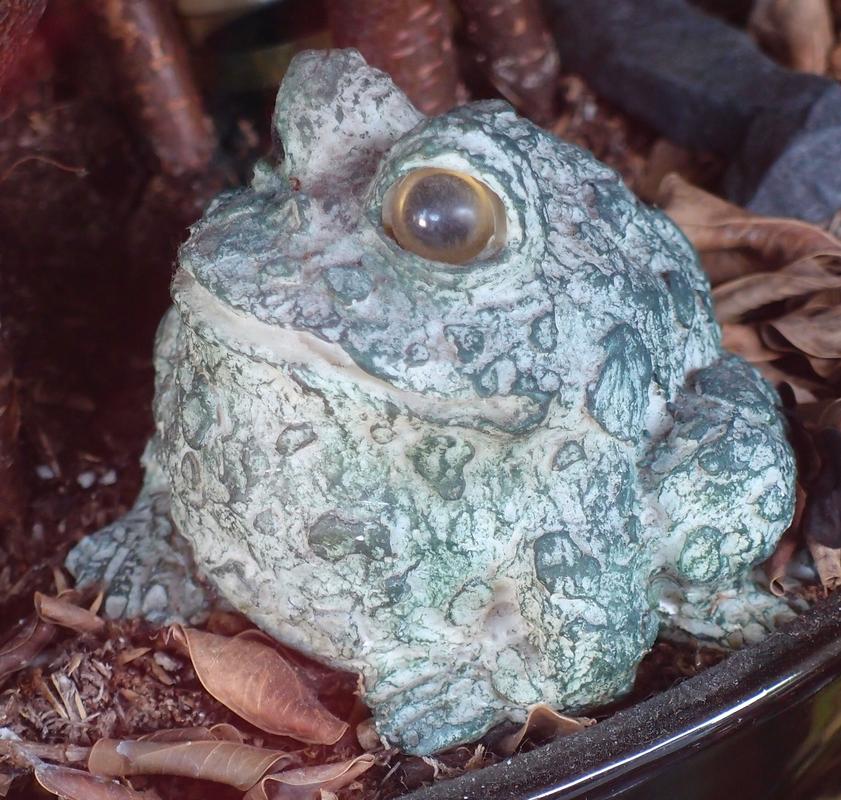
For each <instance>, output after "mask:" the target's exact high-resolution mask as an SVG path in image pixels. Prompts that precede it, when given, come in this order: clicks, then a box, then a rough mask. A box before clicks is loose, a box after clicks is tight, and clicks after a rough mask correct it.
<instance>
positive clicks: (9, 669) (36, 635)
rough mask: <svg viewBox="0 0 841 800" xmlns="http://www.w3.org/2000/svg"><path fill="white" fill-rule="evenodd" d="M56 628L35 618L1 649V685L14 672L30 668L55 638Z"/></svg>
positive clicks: (28, 621)
mask: <svg viewBox="0 0 841 800" xmlns="http://www.w3.org/2000/svg"><path fill="white" fill-rule="evenodd" d="M56 632H57V631H56V627H55V626H54V625H50V623H48V622H44V621H43V620H41V619H39V618H38V617H37V616H33V617H32V618H31V619H29V620H27V622H26V623H25V624H24V625H23V626H22V627H21V628H20V630H18V632H17V633H15V634H14V635H13V636H12V638H11V639H9V641H8V642H6V643H5V644H4V645H3V646H2V647H0V684H2V683H3V681H4V680H5V679H6V678H8V677H9V675H11V674H12V673H14V672H17V671H18V670H21V669H25V668H26V667H28V666H29V665H30V664H31V663H32V661H33V660H34V659H35V657H36V656H37V655H38V654H39V653H40V652H41V651H42V650H43V649H44V648H45V647H46V646H47V645H48V644H49V643H50V642H51V641H52V640H53V639H54V638H55V635H56Z"/></svg>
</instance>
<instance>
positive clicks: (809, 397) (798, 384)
mask: <svg viewBox="0 0 841 800" xmlns="http://www.w3.org/2000/svg"><path fill="white" fill-rule="evenodd" d="M755 366H756V368H757V369H758V370H759V371H760V372H761V373H762V377H763V378H765V380H766V381H768V383H770V384H771V385H773V386H776V385H777V384H780V383H788V384H789V385H790V386H791V389H792V391H793V392H794V397H795V399H796V400H797V403H798V404H806V403H814V402H815V401H816V400H817V399H818V397H819V396H820V395H821V393H822V392H825V391H826V387H825V386H824V385H823V384H821V383H818V382H817V381H814V380H810V379H809V378H804V377H803V376H802V375H798V374H795V373H793V372H790V371H787V370H784V369H781V368H780V367H778V366H777V365H776V364H770V363H768V362H764V361H759V362H757V363H756V364H755Z"/></svg>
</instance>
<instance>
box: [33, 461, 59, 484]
mask: <svg viewBox="0 0 841 800" xmlns="http://www.w3.org/2000/svg"><path fill="white" fill-rule="evenodd" d="M35 474H36V475H37V476H38V477H39V478H40V479H41V480H42V481H51V480H52V479H53V478H55V473H54V472H53V470H52V467H50V466H49V465H48V464H39V465H38V466H37V467H35Z"/></svg>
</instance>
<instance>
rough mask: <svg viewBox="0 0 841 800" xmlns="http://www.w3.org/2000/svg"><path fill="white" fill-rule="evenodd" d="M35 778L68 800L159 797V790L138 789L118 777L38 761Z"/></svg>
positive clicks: (133, 799) (153, 798) (128, 799)
mask: <svg viewBox="0 0 841 800" xmlns="http://www.w3.org/2000/svg"><path fill="white" fill-rule="evenodd" d="M35 778H36V780H37V781H38V783H40V784H41V786H43V787H44V788H45V789H46V790H47V791H48V792H52V793H53V794H55V795H58V796H59V797H63V798H67V800H156V799H157V798H158V794H157V792H154V791H147V792H137V791H135V790H134V789H131V788H129V787H128V786H123V785H122V784H121V783H117V781H111V780H104V779H103V778H97V777H95V776H94V775H91V774H90V773H89V772H84V771H83V770H80V769H71V768H70V767H57V766H55V765H54V764H39V765H38V766H37V767H36V768H35Z"/></svg>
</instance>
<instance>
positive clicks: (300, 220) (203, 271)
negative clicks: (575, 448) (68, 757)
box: [174, 50, 615, 427]
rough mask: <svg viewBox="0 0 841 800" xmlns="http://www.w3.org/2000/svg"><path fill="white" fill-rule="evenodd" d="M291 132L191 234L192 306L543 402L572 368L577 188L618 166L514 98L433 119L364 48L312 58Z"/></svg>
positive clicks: (285, 119)
mask: <svg viewBox="0 0 841 800" xmlns="http://www.w3.org/2000/svg"><path fill="white" fill-rule="evenodd" d="M274 133H275V134H276V138H277V141H278V150H279V153H280V154H282V158H280V159H279V161H278V163H277V164H276V165H268V164H261V165H259V166H258V168H257V170H256V171H255V176H254V180H253V182H252V185H251V187H250V188H249V189H247V190H243V191H239V192H236V193H232V194H229V195H227V196H223V197H222V198H220V199H218V200H217V201H215V203H214V204H213V205H212V206H211V207H210V209H209V210H208V212H207V214H206V215H205V218H204V219H203V220H202V222H200V223H199V224H198V225H197V226H196V228H195V230H194V231H193V235H192V237H191V239H190V241H189V242H188V243H187V244H186V245H185V246H184V248H183V249H182V253H181V261H180V265H181V271H180V273H179V276H178V277H177V278H176V283H175V291H174V294H175V299H176V303H177V304H178V305H179V307H180V309H181V312H182V315H189V314H190V313H191V312H195V311H196V305H197V304H198V303H199V300H201V303H203V304H205V305H207V303H208V302H210V300H209V298H210V299H211V300H212V301H213V302H216V303H217V304H218V305H219V306H220V309H222V308H224V310H225V314H227V316H224V315H223V316H224V318H223V316H218V317H217V318H216V319H215V321H213V322H211V323H208V324H207V325H206V326H205V327H206V328H207V327H216V328H217V330H215V331H213V333H214V335H216V336H217V337H219V338H222V339H225V340H226V341H227V343H228V344H230V343H231V342H236V341H241V340H242V338H243V335H244V334H243V335H241V336H237V335H233V332H232V329H233V328H234V327H241V328H244V327H245V326H248V327H249V330H251V332H252V334H254V335H255V336H256V333H254V332H255V331H256V330H257V329H258V328H259V329H260V331H261V333H260V336H259V337H258V338H260V340H261V341H262V342H263V344H264V345H266V347H265V348H264V351H267V349H270V348H269V347H268V344H269V342H271V341H274V342H275V344H276V345H278V346H277V347H275V354H276V355H275V356H274V357H276V358H277V359H278V360H281V361H285V362H290V361H292V362H294V361H295V360H296V359H297V360H298V361H299V362H300V363H301V364H302V365H304V366H306V363H305V362H306V361H307V360H308V359H310V360H312V359H316V358H320V357H323V358H326V359H327V360H331V359H332V361H333V363H334V365H335V364H341V363H343V359H345V361H346V364H347V365H348V366H350V367H351V368H352V369H354V370H356V372H357V374H360V371H361V372H363V373H364V374H365V376H366V379H373V380H375V381H379V382H384V383H386V384H388V385H389V386H390V387H392V388H394V389H395V390H397V391H399V392H403V393H406V394H413V395H424V396H425V397H426V398H437V399H440V400H441V401H443V402H449V401H456V402H460V403H470V404H472V407H476V408H477V409H481V407H482V406H483V404H491V405H492V404H493V403H494V402H503V403H504V402H506V401H510V403H519V404H520V406H521V409H520V412H518V413H517V414H516V415H515V416H516V418H517V419H519V420H520V422H523V421H526V420H531V421H534V420H535V419H537V418H539V417H540V414H541V413H542V412H543V411H545V408H546V407H547V405H548V402H549V398H550V397H551V396H552V395H553V393H555V392H557V390H558V387H559V385H560V383H561V380H562V378H561V375H560V371H561V370H560V366H559V363H558V357H559V356H558V353H559V350H560V349H559V348H558V347H557V346H556V344H557V341H556V340H557V336H558V332H557V327H556V314H555V296H556V295H557V293H558V287H559V286H560V285H562V284H563V282H564V280H565V278H564V277H563V268H562V267H561V266H560V263H561V261H563V259H561V258H559V256H558V250H557V243H558V241H559V237H560V239H565V238H568V237H566V234H567V233H569V232H570V231H575V230H577V223H576V222H575V221H574V220H573V219H572V216H574V215H576V214H579V215H580V214H581V213H584V214H585V216H586V212H582V211H581V209H586V207H587V202H585V201H581V198H580V197H578V196H577V194H576V192H579V191H583V189H582V187H584V186H585V185H588V184H589V185H595V184H598V183H599V182H604V181H615V175H614V173H613V172H612V171H610V170H608V169H607V168H606V167H604V166H603V165H601V164H599V163H598V162H596V161H595V160H594V159H592V158H591V157H589V156H587V155H585V154H584V153H583V152H582V151H580V150H579V149H578V148H575V147H573V146H571V145H568V144H565V143H563V142H560V141H559V140H557V139H556V138H554V137H552V136H551V135H549V134H546V133H545V132H543V131H541V130H540V129H539V128H537V127H535V126H534V125H532V124H531V123H529V122H528V121H526V120H523V119H520V118H519V117H517V116H516V115H515V113H514V112H513V111H512V110H511V108H510V107H509V106H508V105H507V104H505V103H502V102H496V101H494V102H483V103H474V104H471V105H467V106H463V107H461V108H458V109H456V110H455V111H453V112H451V113H449V114H445V115H442V116H440V117H436V118H426V117H424V116H423V115H422V114H420V113H419V112H418V111H417V110H416V109H415V108H414V107H413V106H412V105H411V104H410V102H409V101H408V100H407V98H406V97H405V95H404V94H403V93H402V92H401V91H400V90H399V89H397V88H396V87H395V86H394V84H393V83H392V82H391V80H390V79H389V77H388V76H387V75H385V74H384V73H382V72H380V71H379V70H376V69H373V68H371V67H369V66H367V65H366V64H365V62H364V60H363V59H362V57H361V56H360V55H359V54H358V53H357V52H356V51H353V50H345V51H317V52H315V51H314V52H307V53H302V54H300V55H299V56H297V57H296V59H295V60H294V61H293V63H292V65H291V66H290V68H289V71H288V73H287V75H286V77H285V79H284V81H283V85H282V86H281V89H280V92H279V95H278V99H277V106H276V110H275V115H274ZM549 198H552V202H553V203H554V206H553V214H552V217H553V218H552V219H551V220H550V219H547V211H546V208H547V201H548V199H549ZM564 198H567V200H568V202H566V203H565V202H563V200H564ZM590 206H592V202H590ZM564 208H567V209H570V218H569V219H564V218H563V216H564V213H563V211H561V212H560V214H559V213H558V209H564ZM197 287H198V288H197ZM199 289H200V290H201V292H200V293H202V297H201V298H199V299H197V294H196V292H197V291H199ZM202 298H203V299H202ZM219 301H221V303H219ZM217 310H219V309H217ZM220 313H221V312H220ZM240 333H242V332H241V331H240ZM252 338H254V337H253V336H252ZM278 343H283V346H280V345H279V344H278ZM235 346H236V345H235ZM252 349H254V348H252ZM561 349H562V348H561ZM263 354H264V355H265V354H266V352H264V353H263ZM318 354H320V355H318ZM269 357H272V356H269ZM521 412H522V413H521ZM477 415H478V416H479V417H480V418H485V419H493V416H494V415H493V413H491V412H489V413H488V414H484V413H483V412H481V411H478V412H477ZM502 416H503V417H504V416H505V414H503V415H502ZM512 419H513V417H512ZM527 424H530V423H527ZM502 427H508V425H507V424H504V425H502Z"/></svg>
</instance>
